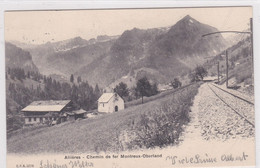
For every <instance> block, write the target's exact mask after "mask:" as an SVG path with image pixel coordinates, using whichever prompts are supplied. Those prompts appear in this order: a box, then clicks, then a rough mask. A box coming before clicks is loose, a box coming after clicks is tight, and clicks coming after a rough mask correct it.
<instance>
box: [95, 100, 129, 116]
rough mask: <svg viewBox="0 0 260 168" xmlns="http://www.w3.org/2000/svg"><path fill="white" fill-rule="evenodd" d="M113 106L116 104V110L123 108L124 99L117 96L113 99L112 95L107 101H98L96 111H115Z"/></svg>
mask: <svg viewBox="0 0 260 168" xmlns="http://www.w3.org/2000/svg"><path fill="white" fill-rule="evenodd" d="M103 104H104V107H103ZM115 106H118V111H120V110H123V109H124V108H125V103H124V100H123V99H122V98H121V97H119V96H118V100H117V101H114V96H113V97H112V98H111V99H110V100H109V102H107V103H100V102H98V112H106V113H112V112H115Z"/></svg>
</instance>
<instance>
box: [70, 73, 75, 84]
mask: <svg viewBox="0 0 260 168" xmlns="http://www.w3.org/2000/svg"><path fill="white" fill-rule="evenodd" d="M70 82H71V83H74V76H73V74H71V75H70Z"/></svg>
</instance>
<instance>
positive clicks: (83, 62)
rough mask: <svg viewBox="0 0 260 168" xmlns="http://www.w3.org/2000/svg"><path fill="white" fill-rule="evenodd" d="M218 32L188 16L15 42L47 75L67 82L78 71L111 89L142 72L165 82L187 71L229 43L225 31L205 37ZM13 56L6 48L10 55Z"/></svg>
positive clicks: (8, 55)
mask: <svg viewBox="0 0 260 168" xmlns="http://www.w3.org/2000/svg"><path fill="white" fill-rule="evenodd" d="M215 31H218V30H217V29H216V28H214V27H212V26H209V25H206V24H203V23H200V22H199V21H197V20H195V19H194V18H192V17H191V16H189V15H187V16H185V17H184V18H182V19H181V20H179V21H178V22H177V23H176V24H174V25H173V26H171V27H167V28H152V29H145V30H143V29H138V28H134V29H132V30H126V31H125V32H123V33H122V34H121V35H120V36H107V35H102V36H98V37H97V38H96V39H90V40H84V39H82V38H81V37H76V38H73V39H69V40H64V41H60V42H55V43H50V42H48V43H45V44H41V45H25V44H22V43H18V42H13V43H14V44H16V45H17V46H18V47H21V48H22V49H21V50H26V51H28V53H29V54H30V55H31V58H32V64H31V66H33V64H35V65H36V66H35V67H37V68H38V69H39V71H40V72H41V73H42V74H45V75H53V74H55V75H60V76H64V77H65V78H67V79H68V80H69V77H70V75H71V74H74V75H75V76H81V77H82V79H85V80H87V81H88V82H89V83H90V84H92V85H94V84H96V83H97V84H99V86H101V87H107V86H109V85H111V84H115V83H117V82H119V81H122V80H123V79H124V81H129V82H131V81H136V80H137V79H139V78H141V77H143V76H147V77H148V78H149V79H150V80H153V81H154V82H157V83H166V82H169V81H170V80H172V79H173V78H174V77H177V76H180V75H183V74H186V73H188V72H189V71H190V70H192V69H193V68H194V67H196V66H197V65H201V64H203V63H204V62H205V61H206V58H208V57H213V56H215V55H217V54H218V53H219V52H221V51H222V50H223V49H225V48H226V47H227V42H226V41H225V39H224V38H223V37H222V36H221V35H219V36H218V38H216V37H214V36H207V37H202V35H203V34H207V33H211V32H215ZM7 44H8V45H9V47H10V45H12V44H10V43H7ZM13 46H14V45H13ZM13 46H12V47H13ZM7 48H8V46H7ZM12 54H14V53H12V51H11V50H6V57H8V59H9V57H10V55H12ZM19 57H20V55H19ZM9 62H10V61H9ZM8 64H10V63H8Z"/></svg>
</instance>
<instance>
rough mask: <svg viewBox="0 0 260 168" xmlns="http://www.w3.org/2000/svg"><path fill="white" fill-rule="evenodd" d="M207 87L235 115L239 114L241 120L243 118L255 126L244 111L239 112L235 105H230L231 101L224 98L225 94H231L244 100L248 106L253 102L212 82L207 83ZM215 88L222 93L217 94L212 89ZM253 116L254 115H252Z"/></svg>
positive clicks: (252, 104)
mask: <svg viewBox="0 0 260 168" xmlns="http://www.w3.org/2000/svg"><path fill="white" fill-rule="evenodd" d="M208 87H209V88H210V90H211V91H212V92H213V93H214V94H215V95H216V96H217V97H218V98H219V99H220V100H221V101H222V102H223V103H224V104H226V105H227V106H228V107H230V108H231V109H232V110H233V111H234V112H235V113H236V114H237V115H239V116H240V117H241V118H242V119H243V120H245V121H246V122H247V123H249V124H250V125H252V126H253V127H255V124H254V121H252V120H250V119H249V118H248V117H247V116H246V115H245V114H244V112H241V111H239V110H237V109H236V108H235V107H232V105H231V103H229V102H228V101H227V100H225V96H224V95H225V94H228V95H231V96H232V97H234V98H235V99H238V100H239V101H243V102H246V103H247V104H248V105H249V106H254V103H253V102H252V101H250V100H247V99H245V98H242V97H241V96H238V95H235V94H234V93H230V92H228V91H227V90H224V89H222V88H220V87H218V86H216V85H213V84H208ZM213 87H214V88H216V89H218V90H219V91H221V92H222V93H224V94H218V93H217V92H216V90H214V89H213ZM249 115H254V114H249ZM253 118H254V117H253Z"/></svg>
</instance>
